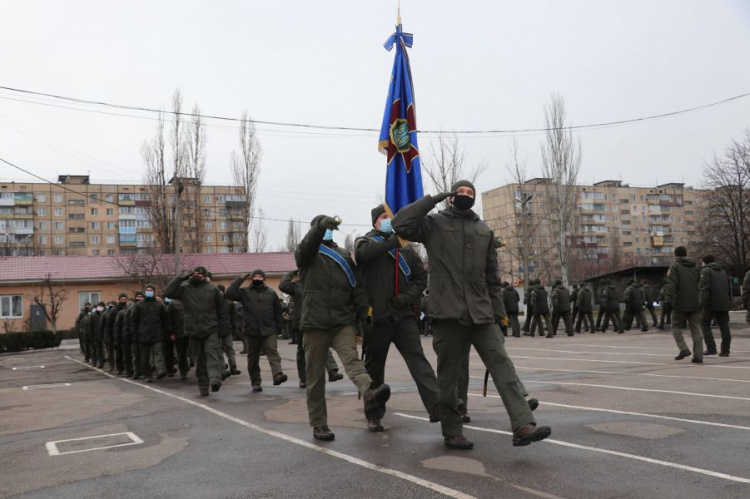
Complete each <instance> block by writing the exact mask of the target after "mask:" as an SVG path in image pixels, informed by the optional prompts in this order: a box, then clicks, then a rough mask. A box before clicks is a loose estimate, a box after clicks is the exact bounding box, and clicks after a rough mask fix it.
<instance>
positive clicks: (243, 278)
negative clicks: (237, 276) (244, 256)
mask: <svg viewBox="0 0 750 499" xmlns="http://www.w3.org/2000/svg"><path fill="white" fill-rule="evenodd" d="M250 277H252V274H250V273H249V272H248V273H247V274H243V276H242V280H243V281H247V280H248V279H249V278H250Z"/></svg>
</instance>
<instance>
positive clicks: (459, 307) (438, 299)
mask: <svg viewBox="0 0 750 499" xmlns="http://www.w3.org/2000/svg"><path fill="white" fill-rule="evenodd" d="M435 205H436V202H435V201H434V200H433V199H432V197H431V196H425V197H423V198H422V199H419V200H417V201H415V202H414V203H412V204H410V205H407V206H405V207H403V208H401V210H399V212H398V213H397V214H396V216H395V217H394V218H393V221H392V224H393V228H394V229H395V231H396V233H397V234H398V235H399V236H401V237H404V238H405V239H408V240H409V241H415V242H421V243H423V244H424V245H425V248H426V249H427V254H428V255H429V262H430V265H429V275H430V279H429V290H430V308H429V314H430V316H431V320H432V324H433V331H434V339H433V347H434V349H435V352H436V353H437V356H438V363H437V375H438V385H439V387H440V418H441V422H440V423H441V426H442V432H443V436H444V437H446V438H448V439H450V438H452V437H455V436H458V435H462V434H463V423H462V421H461V413H460V412H459V410H458V399H457V389H458V380H459V377H460V374H461V369H462V366H463V363H464V357H465V356H466V354H467V352H468V351H469V348H470V347H471V346H472V345H473V346H474V348H475V350H476V351H477V353H478V354H479V357H480V358H481V359H482V362H483V363H484V365H485V366H486V367H487V369H488V370H489V371H490V373H491V374H492V379H493V381H494V383H495V387H496V388H497V391H498V393H499V394H500V396H501V398H502V401H503V404H504V405H505V409H506V411H507V412H508V415H509V417H510V420H511V425H512V428H513V429H516V428H519V427H521V426H524V425H526V424H529V423H535V419H534V416H533V415H532V413H531V409H530V408H529V405H528V404H527V402H526V400H525V399H524V394H523V391H524V390H523V388H522V386H521V384H520V383H519V382H518V377H517V376H516V372H515V369H514V367H513V364H512V362H510V358H509V357H508V354H507V353H506V351H505V347H504V345H503V342H502V340H501V336H502V335H501V334H500V332H499V328H498V327H497V325H496V324H495V321H496V318H500V317H504V316H505V309H504V306H503V301H502V298H501V296H500V290H501V282H500V279H499V277H498V268H497V259H496V256H495V245H494V241H493V233H492V231H491V230H490V228H489V227H488V226H487V225H486V224H485V223H484V222H482V221H481V220H480V219H479V217H478V216H477V215H476V214H475V213H474V212H473V211H471V210H465V211H462V210H458V209H456V208H454V207H451V208H450V209H446V210H442V211H440V212H438V213H434V214H430V211H432V210H433V209H434V208H435Z"/></svg>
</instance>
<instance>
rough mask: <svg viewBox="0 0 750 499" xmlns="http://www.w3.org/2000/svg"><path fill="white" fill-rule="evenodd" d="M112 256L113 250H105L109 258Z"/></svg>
mask: <svg viewBox="0 0 750 499" xmlns="http://www.w3.org/2000/svg"><path fill="white" fill-rule="evenodd" d="M114 254H115V250H113V249H108V250H107V255H110V256H111V255H114Z"/></svg>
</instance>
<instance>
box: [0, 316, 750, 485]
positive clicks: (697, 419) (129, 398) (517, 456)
mask: <svg viewBox="0 0 750 499" xmlns="http://www.w3.org/2000/svg"><path fill="white" fill-rule="evenodd" d="M733 333H734V339H733V342H732V354H731V357H729V358H719V357H717V356H708V357H705V359H704V362H705V363H704V364H703V365H696V364H693V363H691V362H690V359H685V360H682V361H679V362H677V361H675V360H674V359H673V358H674V356H675V355H676V354H677V348H676V347H675V345H674V342H673V340H672V337H671V334H669V333H668V332H666V333H665V332H661V331H654V330H653V329H652V330H651V331H650V332H646V333H641V332H633V331H630V332H628V333H626V334H623V335H617V334H613V333H611V332H609V333H606V334H601V333H597V334H588V333H582V334H578V335H576V336H575V337H572V338H569V337H567V336H565V335H564V334H562V333H558V335H557V337H555V338H552V339H546V338H542V337H536V338H528V337H521V338H508V340H507V342H506V346H507V348H508V351H509V352H510V354H511V356H512V359H513V361H514V363H515V365H516V368H517V371H518V373H519V376H520V377H521V379H522V380H523V381H524V383H525V385H526V387H527V389H528V391H529V392H530V394H531V396H532V397H536V398H538V399H539V401H540V406H539V408H538V409H537V411H536V412H535V415H536V417H537V420H538V422H539V423H540V424H544V425H548V426H551V427H552V436H551V437H550V438H549V439H548V440H546V441H544V442H541V443H535V444H532V445H530V446H528V447H520V448H518V447H513V446H512V445H511V436H510V435H511V433H510V432H511V428H510V425H509V421H508V417H507V415H506V413H505V411H504V409H503V407H502V402H501V400H500V399H499V398H498V396H497V392H496V391H495V390H494V388H493V387H492V385H490V389H489V390H488V396H487V397H486V398H485V397H482V387H481V385H482V378H483V375H484V367H483V366H482V365H481V361H480V360H479V358H478V356H477V355H476V354H475V353H472V356H471V376H472V379H471V387H470V397H469V414H470V416H471V423H469V424H467V425H466V426H465V435H466V436H467V437H468V438H469V439H471V440H473V441H474V443H475V447H474V450H471V451H457V450H449V449H446V448H445V447H444V446H443V441H442V437H441V435H440V427H439V424H431V423H429V421H428V420H427V413H426V411H425V410H424V408H423V407H422V406H421V402H420V400H419V397H418V394H417V391H416V387H415V386H414V383H413V382H412V380H411V378H410V377H409V373H408V371H407V369H406V366H405V364H404V362H403V360H402V359H401V357H400V356H399V354H398V352H396V351H395V348H394V349H392V350H391V354H390V357H389V361H388V366H387V368H386V377H387V380H388V382H389V383H390V385H391V387H392V389H393V395H392V397H391V400H390V401H389V403H388V410H387V413H386V416H385V418H384V420H383V423H384V425H385V431H384V432H383V433H369V432H368V431H367V429H366V421H365V420H364V415H363V410H362V402H361V401H360V400H358V398H357V393H356V389H355V387H354V385H353V384H352V383H351V382H350V381H349V380H348V379H344V380H342V381H338V382H335V383H329V384H328V414H329V425H330V426H331V429H332V430H333V431H334V432H335V433H336V440H335V441H333V442H318V441H315V440H313V438H312V431H311V428H310V427H309V426H308V422H307V410H306V404H305V398H304V390H303V389H300V388H299V387H298V379H297V376H296V368H295V363H294V353H295V349H296V346H293V345H289V344H288V341H284V340H279V350H280V353H281V355H282V358H283V367H284V371H285V372H286V373H287V374H288V375H289V381H288V382H287V383H285V384H283V385H281V386H272V383H271V381H270V380H271V376H270V372H269V366H268V362H267V361H266V359H265V357H261V368H262V369H263V377H264V383H263V391H262V392H260V393H252V392H251V391H250V381H249V378H248V376H247V366H246V365H245V362H244V358H243V359H241V362H239V365H240V368H241V370H242V375H239V376H232V377H231V378H229V379H228V380H227V381H226V382H225V383H224V386H223V387H222V389H221V391H220V392H218V393H213V394H211V395H210V396H209V397H206V398H202V397H200V396H199V394H198V388H197V384H196V381H195V378H194V377H193V376H192V375H191V376H190V377H189V378H188V380H185V381H180V380H179V378H178V377H175V378H164V379H163V380H159V381H156V382H155V383H153V384H146V383H144V382H142V381H141V380H139V381H132V380H130V379H125V378H122V377H117V376H112V375H109V374H108V373H106V372H103V371H101V370H97V369H94V368H91V367H89V366H87V365H85V364H83V363H82V357H81V355H80V354H79V352H78V348H77V345H76V346H73V347H72V348H71V347H69V348H61V349H59V350H57V349H56V350H46V351H41V352H30V353H24V354H19V355H3V356H0V497H11V496H17V497H24V498H69V497H70V498H89V497H90V498H110V497H112V498H115V497H117V498H119V497H133V498H136V497H138V498H141V497H142V498H154V497H160V498H170V497H180V498H193V497H200V498H203V497H205V498H282V497H283V498H296V497H300V498H319V497H320V498H323V497H325V498H369V497H378V498H398V499H404V498H434V497H454V498H470V497H477V498H498V497H503V498H514V497H519V498H533V497H543V498H554V497H565V498H602V497H608V498H609V497H617V498H662V499H663V498H680V499H685V498H707V497H710V498H715V499H719V498H732V499H735V498H741V497H750V459H749V457H750V332H749V331H748V330H747V329H746V328H745V329H743V330H739V331H738V330H735V331H733ZM715 335H716V337H717V338H718V331H715ZM422 342H423V345H424V348H425V352H426V354H427V356H428V359H429V360H430V361H431V362H432V364H433V366H434V365H435V355H434V353H433V351H432V345H431V338H423V340H422ZM240 346H241V344H240V343H239V342H235V348H237V350H238V351H239V348H240ZM191 374H192V373H191Z"/></svg>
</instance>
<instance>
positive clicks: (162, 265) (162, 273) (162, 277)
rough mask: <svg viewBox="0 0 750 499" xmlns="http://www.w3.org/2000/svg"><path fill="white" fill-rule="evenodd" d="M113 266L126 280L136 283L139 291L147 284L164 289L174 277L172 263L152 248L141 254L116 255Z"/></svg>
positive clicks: (167, 257)
mask: <svg viewBox="0 0 750 499" xmlns="http://www.w3.org/2000/svg"><path fill="white" fill-rule="evenodd" d="M114 264H115V266H117V268H119V269H120V270H121V271H122V272H123V273H124V274H125V275H126V276H127V280H129V281H133V282H135V283H137V284H138V286H139V287H140V288H141V289H143V286H145V285H146V284H148V283H150V284H154V285H155V286H157V287H158V288H159V289H164V288H165V287H166V286H167V284H169V281H170V280H171V278H172V276H173V275H174V267H173V265H174V262H173V261H172V260H171V259H170V258H169V256H167V255H163V254H161V253H159V251H158V249H157V248H154V247H150V248H147V249H146V251H144V252H143V253H129V254H127V255H118V256H117V257H115V259H114Z"/></svg>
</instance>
